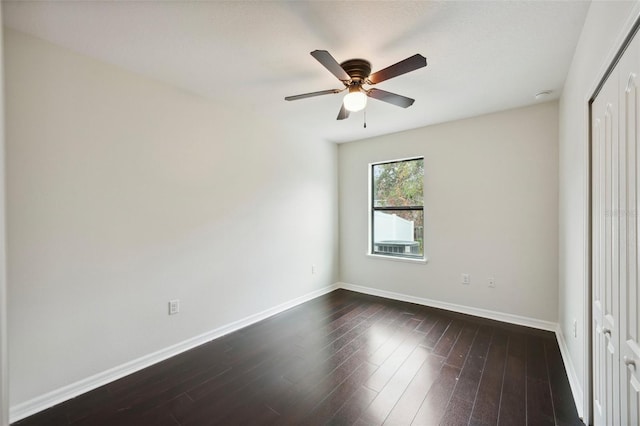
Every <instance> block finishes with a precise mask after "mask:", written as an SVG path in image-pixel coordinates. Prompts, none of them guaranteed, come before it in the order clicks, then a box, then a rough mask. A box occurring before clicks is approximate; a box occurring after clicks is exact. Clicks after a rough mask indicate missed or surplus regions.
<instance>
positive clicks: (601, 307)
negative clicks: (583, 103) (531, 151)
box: [592, 72, 621, 426]
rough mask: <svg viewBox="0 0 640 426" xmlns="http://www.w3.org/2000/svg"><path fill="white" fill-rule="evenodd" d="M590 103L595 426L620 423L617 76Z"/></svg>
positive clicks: (611, 77)
mask: <svg viewBox="0 0 640 426" xmlns="http://www.w3.org/2000/svg"><path fill="white" fill-rule="evenodd" d="M617 75H618V74H617V73H615V72H614V73H613V74H612V75H611V76H610V77H609V79H608V80H607V82H606V83H605V85H604V86H603V88H602V90H601V91H600V93H599V94H598V96H597V98H596V99H595V101H594V102H593V105H592V144H593V145H592V159H593V167H592V171H593V174H592V182H593V187H592V191H593V192H592V193H593V197H592V203H593V246H592V247H593V291H592V293H593V330H592V331H593V346H594V347H593V381H594V424H595V425H596V426H598V425H611V426H614V425H619V424H620V421H621V419H620V415H619V413H620V408H619V401H620V399H619V392H620V364H619V358H620V357H619V354H618V350H619V334H618V312H619V308H618V302H619V294H618V293H619V278H620V269H619V256H620V246H619V244H620V238H619V236H620V235H619V231H620V229H619V221H618V218H617V216H618V214H619V178H618V176H619V175H618V171H619V170H618V169H619V156H618V153H619V150H618V121H619V120H618V117H619V115H618V77H617Z"/></svg>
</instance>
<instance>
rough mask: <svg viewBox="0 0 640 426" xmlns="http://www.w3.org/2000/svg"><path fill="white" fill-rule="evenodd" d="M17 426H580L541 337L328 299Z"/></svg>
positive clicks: (389, 305) (376, 303)
mask: <svg viewBox="0 0 640 426" xmlns="http://www.w3.org/2000/svg"><path fill="white" fill-rule="evenodd" d="M16 424H18V425H21V426H28V425H78V426H79V425H91V426H95V425H158V426H163V425H174V426H175V425H210V424H221V425H249V424H255V425H263V424H264V425H266V424H301V425H322V424H330V425H379V424H385V425H410V424H413V425H498V424H499V425H508V426H511V425H547V424H549V425H553V424H556V425H581V424H582V423H581V422H580V420H579V418H578V416H577V413H576V408H575V405H574V403H573V399H572V396H571V391H570V388H569V383H568V380H567V376H566V374H565V370H564V367H563V364H562V358H561V356H560V351H559V349H558V345H557V342H556V340H555V336H554V334H552V333H550V332H545V331H540V330H534V329H530V328H526V327H519V326H514V325H509V324H504V323H500V322H497V321H491V320H486V319H481V318H477V317H472V316H467V315H462V314H455V313H451V312H447V311H443V310H439V309H433V308H427V307H424V306H420V305H414V304H410V303H404V302H397V301H393V300H387V299H382V298H378V297H373V296H367V295H362V294H358V293H353V292H349V291H346V290H338V291H334V292H332V293H330V294H327V295H325V296H322V297H320V298H317V299H314V300H312V301H310V302H307V303H305V304H303V305H300V306H298V307H296V308H293V309H290V310H288V311H286V312H283V313H281V314H279V315H276V316H274V317H271V318H269V319H267V320H264V321H262V322H259V323H257V324H254V325H252V326H250V327H247V328H244V329H242V330H239V331H237V332H235V333H232V334H229V335H226V336H224V337H221V338H220V339H217V340H215V341H212V342H210V343H207V344H205V345H202V346H200V347H198V348H196V349H193V350H191V351H188V352H185V353H183V354H180V355H178V356H176V357H173V358H171V359H169V360H166V361H164V362H161V363H159V364H156V365H154V366H152V367H149V368H147V369H145V370H142V371H140V372H138V373H135V374H132V375H130V376H128V377H125V378H123V379H120V380H118V381H115V382H113V383H110V384H108V385H105V386H103V387H101V388H99V389H96V390H94V391H92V392H89V393H87V394H84V395H82V396H79V397H77V398H75V399H72V400H70V401H67V402H65V403H63V404H60V405H58V406H56V407H53V408H51V409H49V410H46V411H43V412H41V413H38V414H36V415H34V416H31V417H29V418H27V419H24V420H22V421H20V422H17V423H16Z"/></svg>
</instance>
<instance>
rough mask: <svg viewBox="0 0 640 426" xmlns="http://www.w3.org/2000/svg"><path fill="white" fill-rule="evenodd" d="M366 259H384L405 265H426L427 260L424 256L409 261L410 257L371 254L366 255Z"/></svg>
mask: <svg viewBox="0 0 640 426" xmlns="http://www.w3.org/2000/svg"><path fill="white" fill-rule="evenodd" d="M367 257H371V258H374V259H384V260H391V261H394V262H405V263H417V264H420V263H421V264H426V263H427V262H428V261H429V259H428V258H427V257H426V256H425V257H422V258H417V259H411V258H410V257H400V256H385V255H383V254H372V253H367Z"/></svg>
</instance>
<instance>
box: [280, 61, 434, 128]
mask: <svg viewBox="0 0 640 426" xmlns="http://www.w3.org/2000/svg"><path fill="white" fill-rule="evenodd" d="M311 56H313V57H314V58H316V59H317V60H318V62H320V63H321V64H322V65H323V66H324V67H325V68H326V69H328V70H329V72H331V74H333V75H335V76H336V77H337V78H338V80H340V81H341V82H342V84H344V88H343V89H329V90H321V91H319V92H311V93H303V94H301V95H295V96H287V97H286V98H284V99H285V100H286V101H296V100H298V99H305V98H311V97H314V96H321V95H330V94H333V93H340V92H343V91H345V90H348V93H347V95H346V96H345V97H344V100H343V103H342V106H341V107H340V112H339V113H338V118H337V119H338V120H344V119H345V118H348V117H349V113H350V112H356V111H360V110H362V109H364V107H365V106H366V105H367V97H370V98H373V99H377V100H379V101H383V102H388V103H390V104H393V105H396V106H399V107H402V108H407V107H409V106H411V105H413V102H414V101H415V100H414V99H411V98H407V97H406V96H402V95H398V94H395V93H391V92H386V91H384V90H380V89H376V88H371V89H366V88H364V87H363V86H364V85H373V84H378V83H380V82H382V81H385V80H389V79H390V78H393V77H397V76H399V75H402V74H406V73H408V72H411V71H415V70H417V69H419V68H422V67H426V66H427V59H426V58H425V57H424V56H422V55H420V54H415V55H413V56H411V57H409V58H407V59H404V60H402V61H400V62H398V63H395V64H393V65H391V66H388V67H387V68H384V69H382V70H380V71H377V72H374V73H373V74H371V64H370V63H369V61H367V60H364V59H349V60H348V61H344V62H342V63H341V64H339V63H338V61H336V60H335V59H334V58H333V56H331V54H330V53H329V52H327V51H326V50H314V51H313V52H311Z"/></svg>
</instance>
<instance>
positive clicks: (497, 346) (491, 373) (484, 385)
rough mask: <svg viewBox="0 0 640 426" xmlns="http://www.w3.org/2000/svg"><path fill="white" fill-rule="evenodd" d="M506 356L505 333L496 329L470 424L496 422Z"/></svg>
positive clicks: (479, 424) (482, 424) (480, 424)
mask: <svg viewBox="0 0 640 426" xmlns="http://www.w3.org/2000/svg"><path fill="white" fill-rule="evenodd" d="M506 358H507V335H506V334H505V333H504V332H502V331H499V330H496V331H495V332H494V334H493V338H492V339H491V345H490V346H489V353H488V354H487V362H486V363H485V365H484V368H483V371H482V378H481V379H480V386H479V388H478V393H477V396H476V400H475V402H474V405H473V411H472V413H471V421H470V422H469V424H470V425H477V426H484V425H495V424H497V423H498V411H499V408H500V397H501V395H502V383H503V380H504V366H505V361H506Z"/></svg>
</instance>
